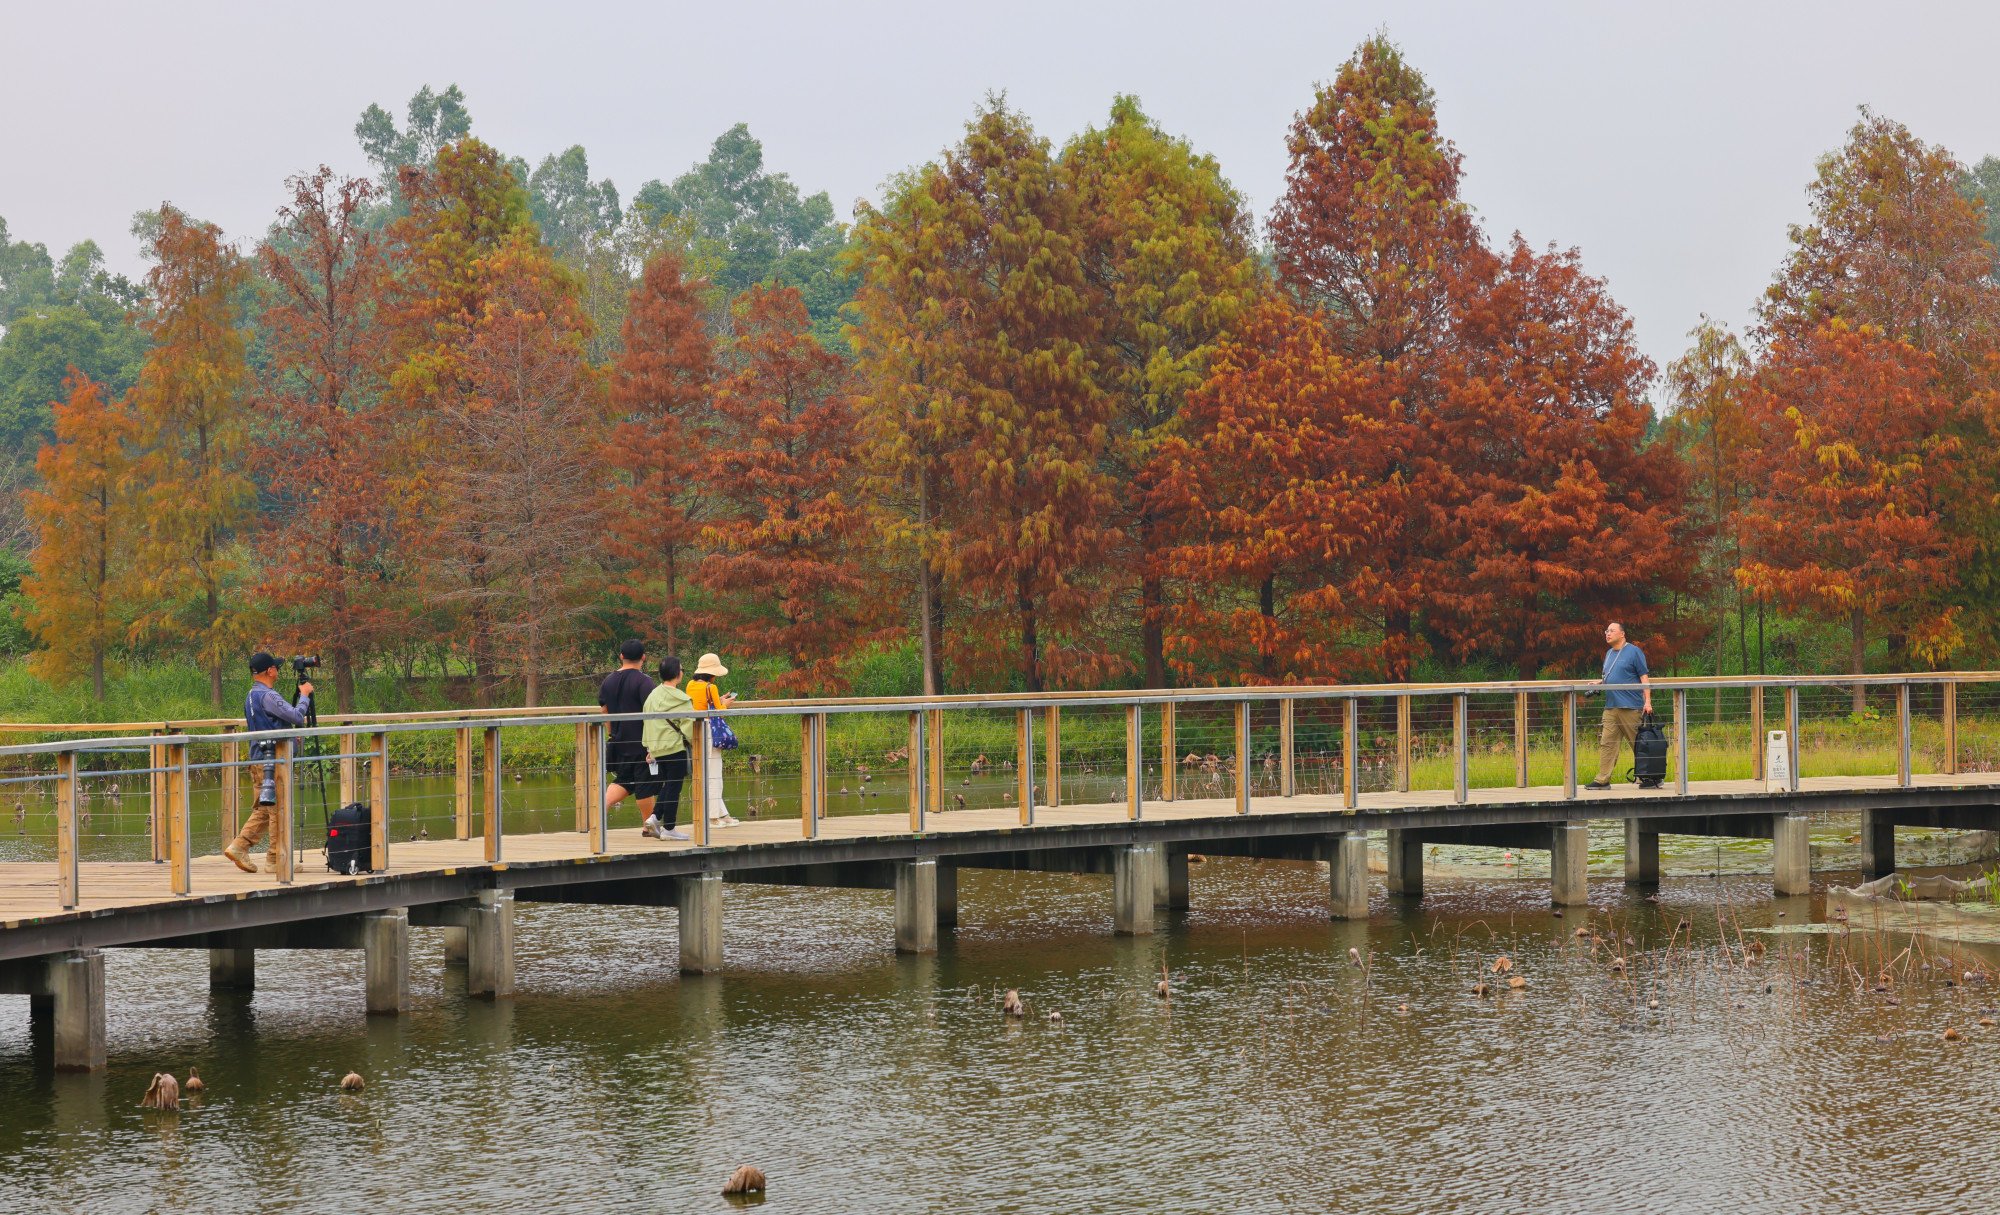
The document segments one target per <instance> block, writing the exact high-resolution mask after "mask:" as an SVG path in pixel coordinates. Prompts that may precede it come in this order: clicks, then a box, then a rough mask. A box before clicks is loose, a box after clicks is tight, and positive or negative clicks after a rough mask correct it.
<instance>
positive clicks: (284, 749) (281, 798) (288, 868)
mask: <svg viewBox="0 0 2000 1215" xmlns="http://www.w3.org/2000/svg"><path fill="white" fill-rule="evenodd" d="M276 746H277V756H276V761H277V776H278V779H277V792H278V803H277V805H275V806H272V807H271V848H272V849H273V850H275V851H276V852H277V854H278V882H279V884H280V885H284V886H289V885H291V884H292V878H293V877H294V876H295V870H296V869H297V865H298V857H297V856H296V855H295V850H294V849H293V847H292V834H293V831H292V829H293V826H294V824H293V822H292V808H293V806H294V805H295V804H296V803H297V801H298V799H297V798H296V797H295V796H293V794H294V792H295V790H294V789H293V788H292V755H293V753H294V752H296V751H297V750H298V740H296V739H291V738H281V739H279V740H278V741H277V744H276Z"/></svg>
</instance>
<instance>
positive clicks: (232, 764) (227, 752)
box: [215, 742, 243, 848]
mask: <svg viewBox="0 0 2000 1215" xmlns="http://www.w3.org/2000/svg"><path fill="white" fill-rule="evenodd" d="M242 762H243V744H242V743H238V742H226V743H223V744H222V765H223V766H222V767H221V768H220V769H218V770H217V772H216V774H215V775H216V781H217V788H216V797H217V802H218V813H219V817H220V819H221V822H220V823H219V824H217V825H218V826H220V827H221V829H222V846H223V847H225V848H227V847H228V846H229V845H230V843H231V842H232V841H234V840H235V839H236V833H237V831H239V830H241V827H240V825H239V823H238V820H239V819H240V818H241V817H242V814H243V769H241V768H239V767H237V765H238V764H240V763H242Z"/></svg>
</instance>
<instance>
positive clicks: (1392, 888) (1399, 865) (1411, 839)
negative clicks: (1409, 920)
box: [1388, 827, 1424, 899]
mask: <svg viewBox="0 0 2000 1215" xmlns="http://www.w3.org/2000/svg"><path fill="white" fill-rule="evenodd" d="M1388 886H1389V893H1390V894H1395V895H1401V896H1402V897H1404V898H1407V899H1420V898H1423V897H1424V845H1423V841H1422V840H1420V839H1418V838H1416V836H1415V834H1414V833H1413V832H1409V831H1405V830H1402V829H1401V828H1397V827H1391V828H1389V876H1388Z"/></svg>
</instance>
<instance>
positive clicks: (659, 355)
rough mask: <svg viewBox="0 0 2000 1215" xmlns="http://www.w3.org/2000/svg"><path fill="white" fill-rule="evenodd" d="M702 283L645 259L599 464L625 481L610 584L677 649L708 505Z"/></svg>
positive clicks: (711, 375)
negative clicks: (685, 592) (684, 595)
mask: <svg viewBox="0 0 2000 1215" xmlns="http://www.w3.org/2000/svg"><path fill="white" fill-rule="evenodd" d="M705 287H706V284H705V283H703V282H702V281H701V280H700V279H689V278H688V277H687V274H686V270H685V265H684V263H683V261H682V258H681V255H680V253H679V252H677V251H676V250H673V249H663V250H661V251H660V252H658V253H656V254H654V255H653V257H652V258H651V259H650V260H649V261H647V263H646V267H645V272H644V274H643V275H642V276H641V278H640V280H639V283H638V285H637V286H635V287H634V288H633V289H632V298H631V302H630V304H629V305H628V306H627V308H626V312H625V328H624V341H623V343H622V344H621V346H620V348H619V352H618V357H617V359H616V360H615V361H614V362H613V364H612V367H611V410H612V416H613V418H614V419H615V426H614V427H613V429H612V430H611V432H610V441H609V443H608V445H607V450H606V453H605V462H606V463H607V464H608V465H610V466H611V467H613V468H616V469H618V470H620V471H621V472H622V473H623V474H624V481H623V483H622V484H620V485H619V486H618V487H617V489H616V491H615V492H614V493H612V494H610V495H608V496H609V497H610V499H611V500H610V502H609V503H608V504H607V517H606V536H607V540H606V547H607V549H608V552H609V554H610V556H611V557H612V558H613V559H614V560H615V561H616V563H617V565H616V573H615V574H614V580H615V585H616V586H617V587H618V589H619V590H620V591H621V592H622V593H623V595H624V596H625V598H626V599H627V600H628V601H630V602H631V603H632V604H633V605H634V606H635V607H636V608H637V610H638V611H639V613H640V614H641V616H642V618H644V619H647V620H648V621H651V620H657V621H658V622H659V626H660V627H661V628H662V629H664V630H665V632H666V646H667V651H668V652H669V653H672V652H674V651H675V649H676V647H677V645H678V642H679V639H680V637H681V636H683V635H684V633H683V631H684V630H685V628H686V626H687V612H686V609H685V608H684V607H683V606H682V602H681V583H682V580H683V578H684V577H685V573H686V571H688V570H691V569H693V568H694V567H695V566H696V564H697V558H698V556H699V554H700V552H701V546H700V544H699V542H698V536H697V527H698V520H699V519H700V518H702V517H703V513H704V510H705V508H706V506H707V503H706V501H705V498H704V494H703V492H702V478H701V476H700V470H701V466H702V457H703V453H704V451H705V450H706V449H707V443H708V430H709V428H710V421H711V408H710V404H711V402H710V394H711V392H712V391H713V387H714V380H715V354H714V349H713V346H712V344H711V342H710V340H709V336H708V330H707V328H706V325H705V323H704V319H703V318H704V304H703V299H702V297H703V294H704V290H705Z"/></svg>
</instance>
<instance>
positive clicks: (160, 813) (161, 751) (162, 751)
mask: <svg viewBox="0 0 2000 1215" xmlns="http://www.w3.org/2000/svg"><path fill="white" fill-rule="evenodd" d="M164 732H166V727H164V726H162V727H161V729H158V730H154V731H153V732H152V734H153V737H155V738H158V737H159V736H160V735H161V734H162V733H164ZM146 766H147V767H148V768H150V769H152V771H151V772H149V773H148V774H147V776H146V806H147V811H146V827H147V830H148V832H149V833H150V834H151V835H152V838H153V860H154V861H156V862H158V861H164V860H166V859H167V814H168V810H167V795H168V794H167V772H166V767H167V749H166V747H164V746H162V745H160V744H159V743H153V744H152V745H150V746H148V747H147V748H146Z"/></svg>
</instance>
